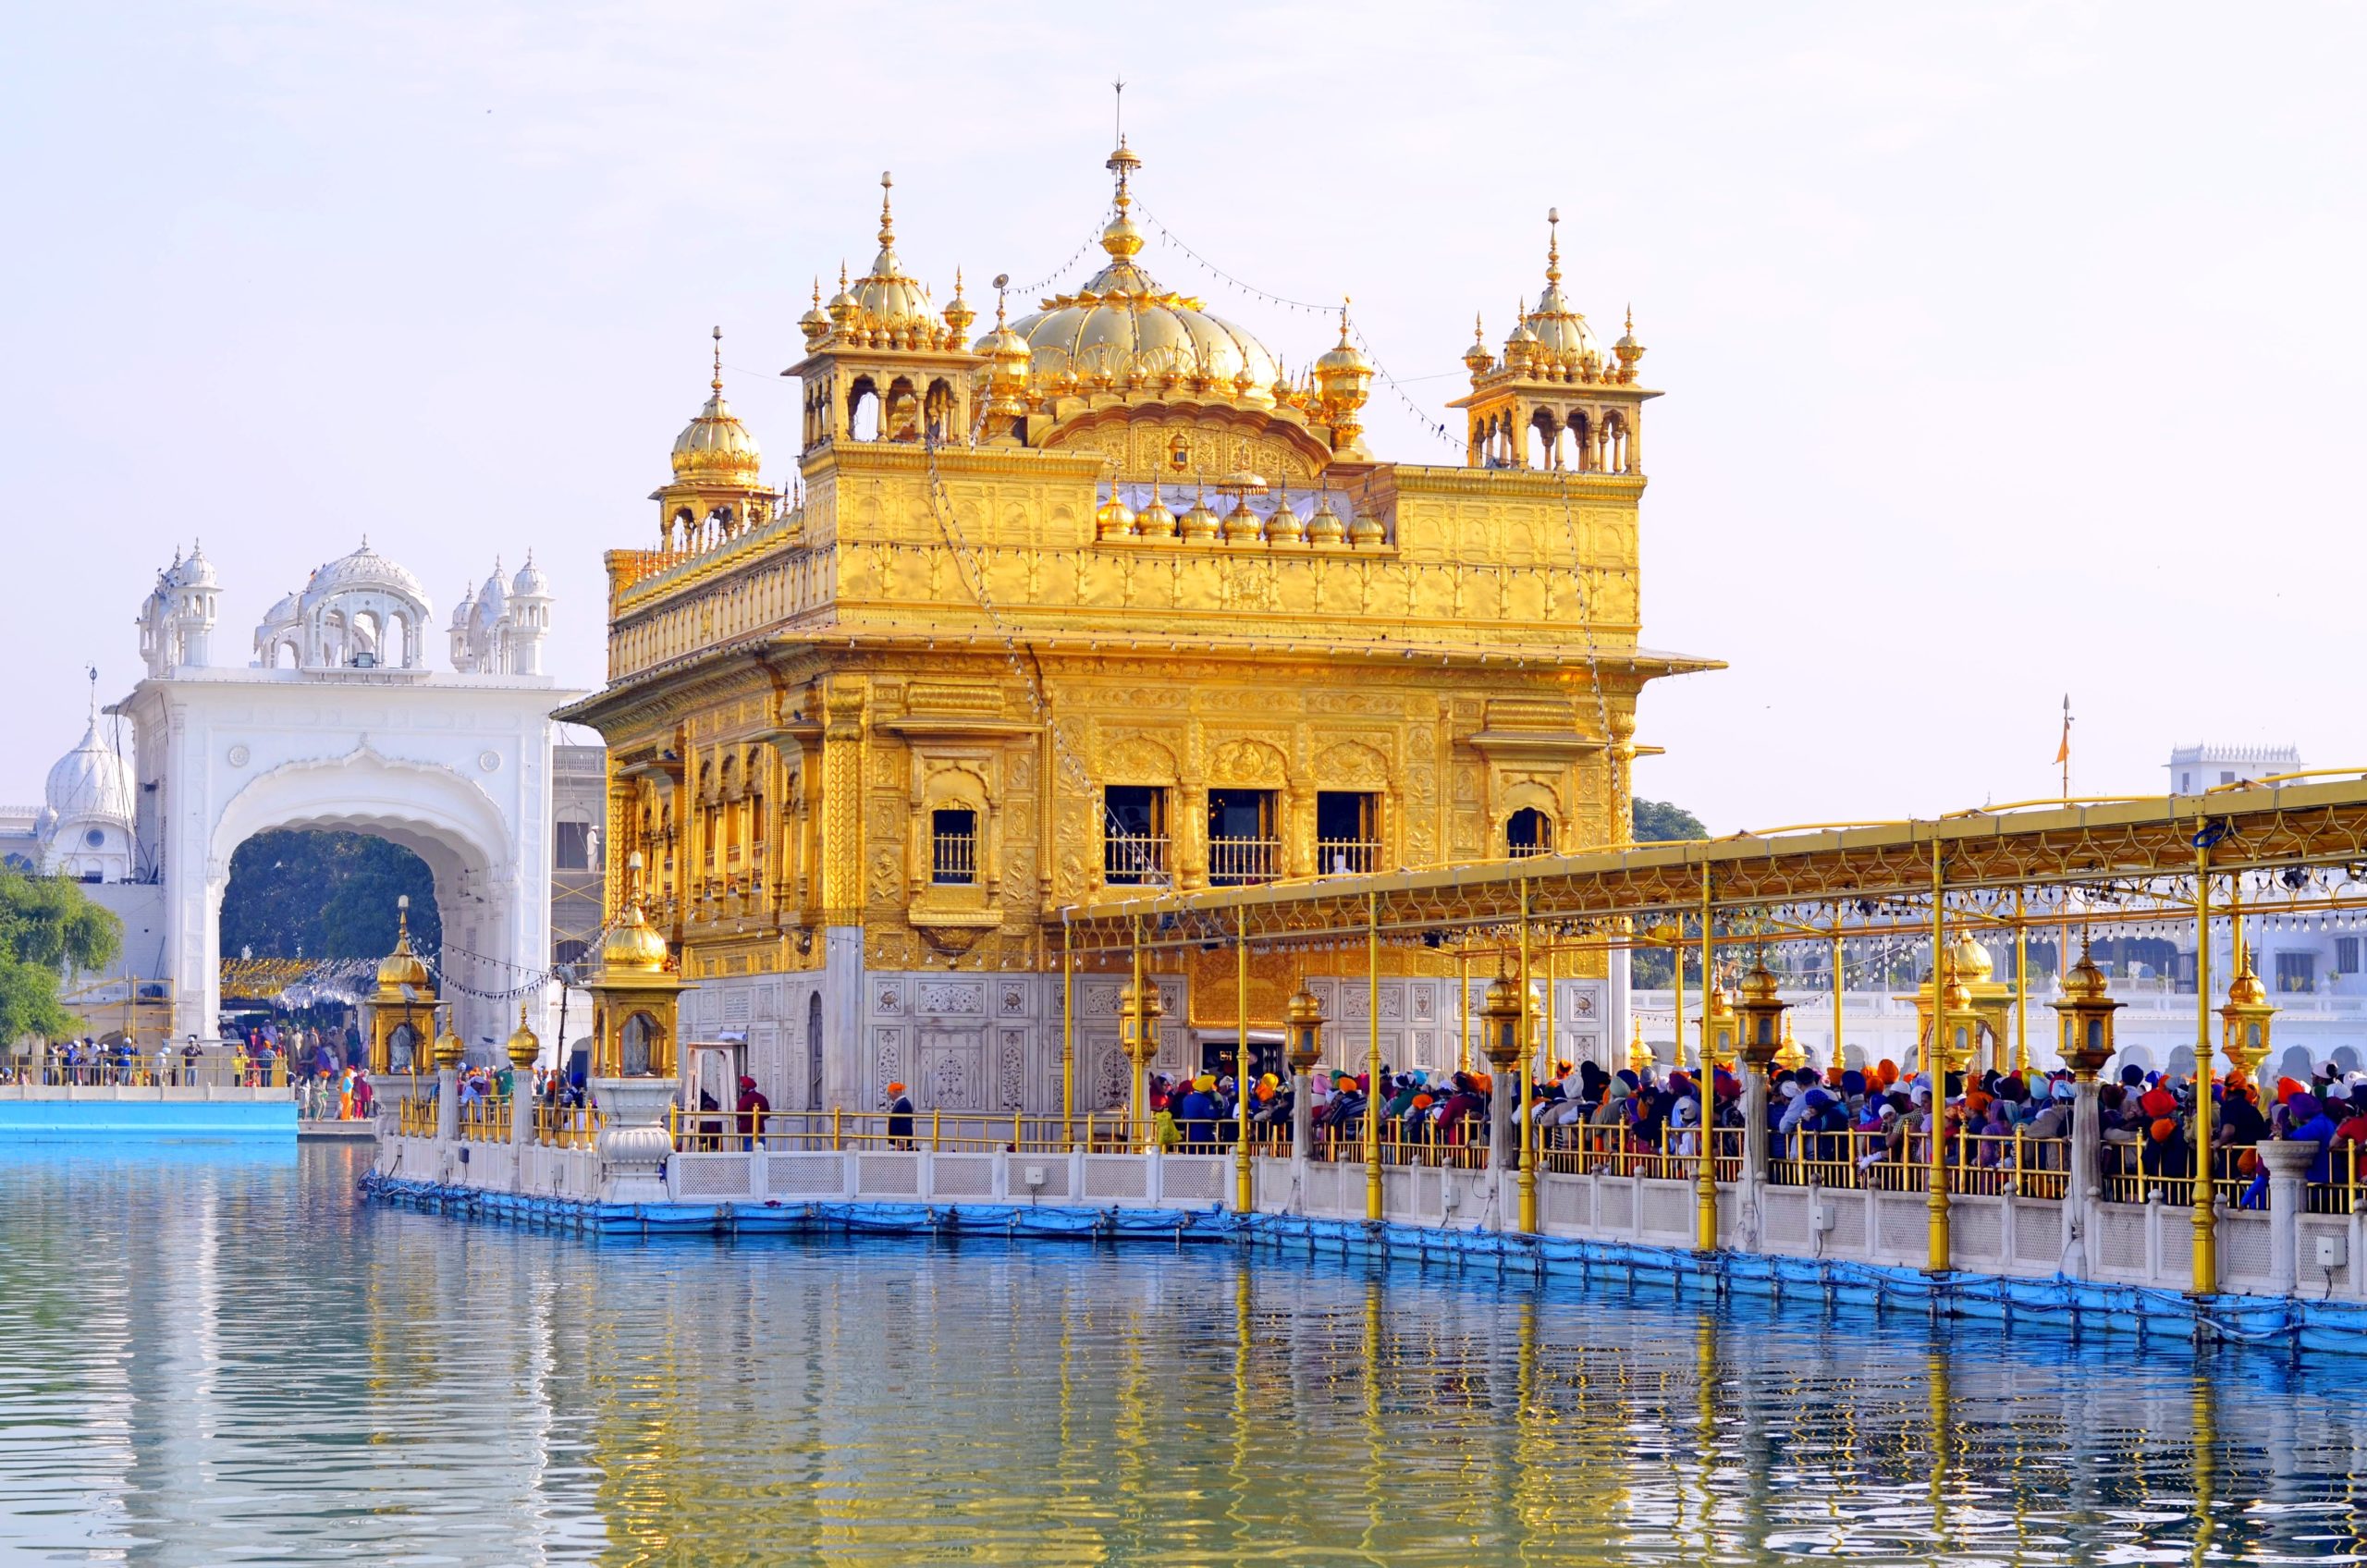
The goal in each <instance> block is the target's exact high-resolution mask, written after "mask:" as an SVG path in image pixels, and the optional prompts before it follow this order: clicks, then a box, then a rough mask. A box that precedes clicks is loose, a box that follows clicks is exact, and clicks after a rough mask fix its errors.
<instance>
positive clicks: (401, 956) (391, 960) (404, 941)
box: [378, 893, 435, 996]
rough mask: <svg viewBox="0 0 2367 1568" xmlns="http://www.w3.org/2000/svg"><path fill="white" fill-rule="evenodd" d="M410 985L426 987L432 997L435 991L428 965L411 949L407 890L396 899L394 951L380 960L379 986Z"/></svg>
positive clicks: (383, 988) (394, 988)
mask: <svg viewBox="0 0 2367 1568" xmlns="http://www.w3.org/2000/svg"><path fill="white" fill-rule="evenodd" d="M402 986H411V988H412V989H414V990H424V991H426V992H427V993H428V994H429V995H430V996H433V995H434V994H435V982H434V981H433V980H432V979H431V978H430V977H429V975H428V973H427V965H426V964H424V963H423V962H420V958H419V955H418V954H417V953H415V952H413V951H411V895H410V894H408V893H406V894H404V895H403V896H402V897H401V898H399V899H398V900H396V901H395V950H394V951H393V952H390V953H388V954H387V955H386V957H385V958H382V959H380V960H379V961H378V989H379V990H381V991H385V992H394V991H397V990H399V989H400V988H401V987H402Z"/></svg>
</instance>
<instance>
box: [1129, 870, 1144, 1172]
mask: <svg viewBox="0 0 2367 1568" xmlns="http://www.w3.org/2000/svg"><path fill="white" fill-rule="evenodd" d="M1129 997H1130V998H1131V1000H1132V1004H1133V1007H1134V1038H1133V1039H1131V1040H1129V1041H1127V1042H1126V1068H1127V1073H1128V1076H1129V1077H1131V1078H1132V1079H1133V1081H1134V1086H1133V1087H1132V1088H1131V1089H1129V1090H1128V1091H1127V1111H1128V1115H1127V1124H1128V1133H1129V1139H1128V1141H1129V1142H1130V1143H1131V1144H1132V1145H1133V1146H1134V1150H1135V1151H1136V1152H1137V1153H1139V1152H1140V1151H1142V1150H1143V1149H1146V1148H1148V1147H1149V1146H1150V1145H1149V1142H1148V1136H1149V1133H1150V1127H1149V1121H1148V1118H1149V1112H1150V1107H1149V1105H1148V1104H1147V1103H1146V1096H1145V1095H1144V1093H1143V1090H1144V1087H1145V1085H1144V1083H1143V1079H1144V1076H1145V1074H1146V1072H1147V1070H1148V1067H1149V1063H1147V1061H1145V1060H1143V1059H1142V1057H1140V1056H1139V1055H1137V1054H1136V1053H1137V1052H1138V1051H1140V1050H1141V1049H1142V1036H1143V1011H1142V1003H1143V917H1142V916H1141V915H1139V914H1138V915H1136V916H1134V989H1133V991H1132V992H1130V993H1129Z"/></svg>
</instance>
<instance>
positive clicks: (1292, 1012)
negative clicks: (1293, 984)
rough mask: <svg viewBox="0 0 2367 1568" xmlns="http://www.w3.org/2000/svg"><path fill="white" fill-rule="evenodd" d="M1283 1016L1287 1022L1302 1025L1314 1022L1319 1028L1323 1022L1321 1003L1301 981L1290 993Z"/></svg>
mask: <svg viewBox="0 0 2367 1568" xmlns="http://www.w3.org/2000/svg"><path fill="white" fill-rule="evenodd" d="M1283 1016H1284V1018H1285V1019H1286V1020H1287V1021H1288V1022H1289V1023H1294V1024H1299V1025H1302V1026H1304V1025H1306V1024H1314V1025H1316V1026H1317V1027H1318V1028H1319V1027H1321V1026H1322V1023H1323V1003H1322V1002H1321V1001H1320V1000H1318V998H1316V995H1315V993H1314V992H1312V991H1310V990H1308V989H1307V988H1306V985H1305V984H1304V983H1303V982H1302V983H1301V985H1300V986H1299V988H1298V989H1297V990H1295V991H1294V992H1292V993H1291V999H1290V1001H1289V1003H1288V1005H1287V1006H1286V1007H1285V1009H1284V1011H1283Z"/></svg>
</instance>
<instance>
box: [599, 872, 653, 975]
mask: <svg viewBox="0 0 2367 1568" xmlns="http://www.w3.org/2000/svg"><path fill="white" fill-rule="evenodd" d="M635 858H636V859H637V858H638V857H635ZM665 967H666V938H665V937H661V936H659V935H658V934H657V932H656V930H655V929H654V928H653V927H652V926H651V925H650V924H649V922H648V921H646V920H644V919H643V918H642V913H641V897H640V894H639V893H638V892H637V891H632V890H630V889H629V890H628V891H627V893H626V896H625V907H624V913H621V914H619V915H618V916H617V923H616V925H613V926H611V927H610V928H609V930H608V935H607V937H605V938H604V939H603V940H602V941H601V943H600V973H601V974H603V975H607V974H612V973H619V972H625V973H633V974H656V972H657V971H659V970H661V969H664V968H665Z"/></svg>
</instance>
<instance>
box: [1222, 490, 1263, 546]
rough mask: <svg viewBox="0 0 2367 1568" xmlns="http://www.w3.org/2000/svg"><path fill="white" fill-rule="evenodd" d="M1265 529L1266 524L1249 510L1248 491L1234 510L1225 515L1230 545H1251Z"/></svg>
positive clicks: (1238, 501) (1227, 539) (1235, 504)
mask: <svg viewBox="0 0 2367 1568" xmlns="http://www.w3.org/2000/svg"><path fill="white" fill-rule="evenodd" d="M1265 527H1266V524H1265V521H1264V520H1263V519H1261V518H1260V517H1258V515H1257V513H1256V512H1253V511H1251V510H1250V509H1249V496H1248V493H1247V492H1246V491H1244V492H1243V493H1242V496H1241V498H1240V499H1239V500H1237V501H1235V502H1234V503H1233V510H1231V511H1230V512H1227V513H1226V514H1225V519H1224V537H1225V543H1227V544H1229V545H1246V544H1249V543H1251V542H1253V541H1255V540H1256V539H1257V537H1258V536H1259V534H1261V533H1263V532H1264V531H1265Z"/></svg>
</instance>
